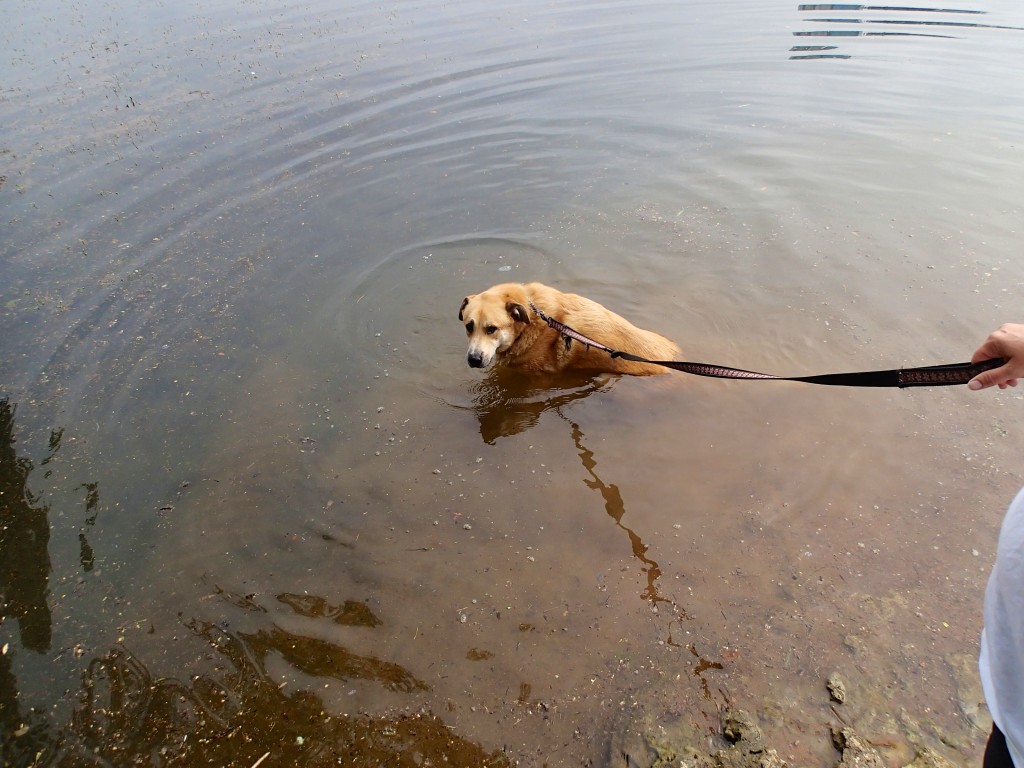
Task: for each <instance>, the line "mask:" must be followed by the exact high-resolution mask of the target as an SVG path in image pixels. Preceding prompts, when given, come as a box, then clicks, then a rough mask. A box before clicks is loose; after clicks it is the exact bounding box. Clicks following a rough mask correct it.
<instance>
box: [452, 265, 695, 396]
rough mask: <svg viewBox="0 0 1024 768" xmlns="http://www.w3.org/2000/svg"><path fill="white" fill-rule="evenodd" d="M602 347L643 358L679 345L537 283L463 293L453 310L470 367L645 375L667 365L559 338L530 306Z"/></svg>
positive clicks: (663, 355) (665, 356)
mask: <svg viewBox="0 0 1024 768" xmlns="http://www.w3.org/2000/svg"><path fill="white" fill-rule="evenodd" d="M531 305H532V307H536V308H537V309H539V310H540V311H541V312H543V313H544V314H545V315H547V316H548V317H550V318H552V319H554V320H557V321H558V322H560V323H562V324H563V325H567V326H569V327H570V328H572V329H573V330H576V331H579V332H580V333H581V334H583V335H584V336H587V337H589V338H591V339H593V340H594V341H598V342H600V343H601V344H604V345H605V346H608V347H611V348H612V349H617V350H619V351H622V352H628V353H630V354H633V355H637V356H638V357H645V358H647V359H649V360H671V359H672V358H674V357H675V356H676V355H678V354H679V347H677V346H676V345H675V344H674V343H673V342H671V341H669V340H668V339H666V338H665V337H663V336H659V335H658V334H656V333H652V332H651V331H645V330H643V329H641V328H637V327H636V326H635V325H633V324H632V323H630V322H629V321H628V320H626V319H625V318H623V317H620V316H619V315H617V314H615V313H614V312H611V311H610V310H608V309H605V308H604V307H602V306H601V305H600V304H598V303H597V302H596V301H591V300H590V299H587V298H584V297H583V296H577V295H576V294H574V293H562V292H561V291H558V290H556V289H554V288H551V287H549V286H546V285H543V284H541V283H529V284H528V285H521V284H518V283H505V284H503V285H496V286H494V287H492V288H488V289H487V290H486V291H484V292H483V293H478V294H474V295H470V296H467V297H466V298H465V299H463V301H462V307H461V308H460V309H459V320H461V321H462V322H463V323H465V325H466V335H467V336H469V352H468V353H467V355H466V360H467V362H468V363H469V365H470V367H472V368H488V367H490V366H491V365H493V364H495V363H497V364H500V365H504V366H507V367H509V368H515V369H519V370H522V371H527V372H530V373H557V372H559V371H564V370H570V369H572V370H582V371H599V372H604V373H627V374H631V375H634V376H650V375H654V374H659V373H665V372H666V371H667V370H668V369H666V368H662V367H661V366H657V365H647V364H645V363H633V362H629V361H627V360H622V359H620V358H613V357H611V355H609V354H608V353H607V352H604V351H602V350H599V349H594V348H593V347H588V346H586V345H584V344H581V343H579V342H577V341H572V340H570V339H568V338H565V337H563V336H562V335H561V334H560V333H558V331H556V330H554V329H553V328H551V327H550V326H549V325H548V324H547V323H546V322H544V320H542V319H541V318H540V317H539V316H538V315H537V314H536V313H535V312H534V311H533V308H532V307H531Z"/></svg>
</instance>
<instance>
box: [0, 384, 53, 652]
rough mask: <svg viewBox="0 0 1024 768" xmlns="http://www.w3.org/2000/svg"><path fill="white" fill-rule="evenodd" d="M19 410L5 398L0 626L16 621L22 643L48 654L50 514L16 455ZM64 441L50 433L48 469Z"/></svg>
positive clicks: (0, 407)
mask: <svg viewBox="0 0 1024 768" xmlns="http://www.w3.org/2000/svg"><path fill="white" fill-rule="evenodd" d="M16 410H17V409H16V407H15V406H14V405H12V404H11V403H10V401H9V400H8V399H7V398H4V399H3V400H0V597H2V599H3V605H2V610H3V618H2V619H0V621H2V620H3V619H6V618H7V617H11V618H14V619H15V620H16V621H17V622H18V631H19V638H20V641H21V644H22V645H23V646H24V647H25V648H27V649H29V650H31V651H35V652H36V653H44V652H45V651H47V650H49V648H50V640H51V636H52V634H53V630H52V626H51V625H52V620H51V617H50V607H49V605H48V604H47V595H48V592H49V590H48V586H47V585H48V581H49V578H50V553H49V550H48V546H47V545H48V544H49V541H50V521H49V519H48V517H47V516H48V514H49V511H50V510H49V507H48V506H46V505H45V504H42V503H41V501H40V499H39V497H37V496H35V495H33V493H32V491H31V489H30V488H29V486H28V477H29V475H30V474H31V473H32V468H33V464H32V461H31V460H30V459H27V458H25V457H19V456H18V454H17V451H16V450H15V447H14V444H15V438H14V416H15V412H16ZM60 436H61V433H60V432H53V433H51V436H50V453H49V455H48V456H47V458H46V459H45V460H44V462H43V463H44V464H45V463H47V461H48V460H49V458H50V457H51V456H53V454H54V453H55V452H56V451H57V450H58V448H59V447H60ZM0 663H3V662H0Z"/></svg>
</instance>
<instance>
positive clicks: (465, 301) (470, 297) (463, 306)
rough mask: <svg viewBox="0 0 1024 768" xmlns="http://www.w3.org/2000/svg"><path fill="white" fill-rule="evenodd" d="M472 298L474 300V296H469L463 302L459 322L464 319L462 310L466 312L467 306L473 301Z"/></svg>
mask: <svg viewBox="0 0 1024 768" xmlns="http://www.w3.org/2000/svg"><path fill="white" fill-rule="evenodd" d="M472 298H473V297H472V296H467V297H466V298H464V299H463V300H462V306H461V307H459V320H461V319H462V310H464V309H465V308H466V305H467V304H469V300H470V299H472Z"/></svg>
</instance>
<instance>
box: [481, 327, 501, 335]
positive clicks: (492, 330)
mask: <svg viewBox="0 0 1024 768" xmlns="http://www.w3.org/2000/svg"><path fill="white" fill-rule="evenodd" d="M497 332H498V326H496V325H488V326H487V327H485V328H484V333H486V334H487V335H488V336H493V335H494V334H496V333H497Z"/></svg>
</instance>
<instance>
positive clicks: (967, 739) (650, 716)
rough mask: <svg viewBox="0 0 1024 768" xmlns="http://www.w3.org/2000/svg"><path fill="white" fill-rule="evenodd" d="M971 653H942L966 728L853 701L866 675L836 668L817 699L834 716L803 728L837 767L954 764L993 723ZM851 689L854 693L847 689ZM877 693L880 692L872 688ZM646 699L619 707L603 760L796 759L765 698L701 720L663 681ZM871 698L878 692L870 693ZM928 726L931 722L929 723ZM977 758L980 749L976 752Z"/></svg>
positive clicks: (723, 764)
mask: <svg viewBox="0 0 1024 768" xmlns="http://www.w3.org/2000/svg"><path fill="white" fill-rule="evenodd" d="M973 661H974V660H973V658H972V657H970V656H968V655H966V654H955V655H951V656H949V657H947V658H946V659H945V662H946V664H948V665H949V667H950V669H951V671H952V672H953V674H954V675H955V676H956V680H957V706H958V707H959V709H960V711H961V713H962V714H963V718H964V720H965V722H966V723H967V724H968V731H967V732H966V733H965V732H962V731H960V732H955V731H954V730H950V731H941V730H938V731H937V730H935V728H934V724H929V725H928V726H926V725H924V724H923V722H922V721H921V720H920V719H918V718H917V717H915V716H914V715H913V714H912V713H910V712H907V711H906V710H905V709H903V710H900V711H896V712H888V711H884V710H883V709H879V708H878V707H876V706H865V705H864V702H861V701H858V699H859V698H860V697H861V694H862V693H863V692H864V684H865V681H864V680H863V679H862V678H861V677H860V676H857V675H853V676H850V677H848V676H847V674H846V673H840V672H833V673H832V674H830V675H829V676H828V677H827V678H826V679H824V680H822V681H821V683H822V685H821V691H822V701H823V703H824V702H827V708H828V711H829V712H830V714H831V716H830V717H826V718H825V719H819V720H818V722H816V723H815V722H814V720H815V717H814V716H813V715H811V714H810V713H805V716H806V718H807V720H806V723H805V726H806V727H805V729H804V730H805V735H806V736H807V737H809V738H810V739H819V740H820V741H821V742H822V743H827V744H831V746H832V747H833V748H834V750H835V760H834V762H833V763H831V764H832V765H834V766H835V768H954V766H957V765H961V764H962V756H963V754H964V753H965V752H970V751H971V744H972V743H973V744H977V743H978V742H979V741H980V742H981V743H982V744H983V743H984V740H985V738H987V734H988V732H989V731H990V730H991V727H992V720H991V717H990V715H989V713H988V709H987V707H986V706H985V704H984V700H983V694H982V691H981V684H980V681H979V680H978V677H977V673H976V671H975V670H974V668H973ZM851 692H852V695H851ZM876 696H877V692H876ZM645 698H646V701H647V704H648V706H644V707H642V708H640V709H638V710H634V711H631V712H628V713H626V712H623V713H622V714H621V716H620V717H619V718H618V721H617V722H616V724H615V732H614V735H613V737H612V738H611V741H610V745H609V750H608V757H607V765H609V766H616V765H625V766H628V768H667V767H668V766H680V767H681V768H786V766H795V765H799V763H798V762H791V761H789V760H787V759H785V758H784V757H783V756H782V755H780V748H779V747H780V745H777V744H776V745H773V743H772V740H771V739H770V738H768V737H766V735H765V730H764V728H763V727H762V726H763V725H764V724H765V723H766V722H768V721H771V720H772V719H773V718H775V717H776V716H777V714H778V713H777V711H776V710H777V704H776V703H775V702H772V701H763V702H759V703H757V704H756V706H758V710H756V711H754V713H753V714H752V713H751V711H748V710H747V709H744V708H742V707H740V706H738V705H737V706H726V707H724V708H723V709H722V710H721V712H720V713H719V718H718V722H717V723H712V724H711V725H710V727H709V726H708V725H707V724H705V725H704V726H701V725H700V724H698V723H697V722H696V721H695V719H694V718H693V717H692V713H679V712H675V711H673V709H672V705H671V700H672V693H671V691H670V690H668V689H663V690H659V691H656V692H654V691H652V692H650V694H649V695H648V696H647V697H645ZM872 698H875V697H874V696H872ZM929 726H930V727H929ZM977 764H978V765H980V752H979V757H978V762H977Z"/></svg>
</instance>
